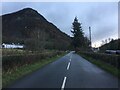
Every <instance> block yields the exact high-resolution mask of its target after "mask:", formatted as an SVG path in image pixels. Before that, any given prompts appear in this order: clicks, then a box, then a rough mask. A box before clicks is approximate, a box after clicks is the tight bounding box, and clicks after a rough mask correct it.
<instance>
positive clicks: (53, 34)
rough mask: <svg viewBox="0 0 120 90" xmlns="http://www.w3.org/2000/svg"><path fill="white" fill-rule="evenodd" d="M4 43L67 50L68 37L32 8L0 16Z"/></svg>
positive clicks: (69, 40)
mask: <svg viewBox="0 0 120 90" xmlns="http://www.w3.org/2000/svg"><path fill="white" fill-rule="evenodd" d="M2 39H3V42H4V43H22V44H25V45H26V46H30V45H31V46H32V47H37V48H46V49H67V48H68V47H69V45H70V42H71V39H70V37H69V36H68V35H67V34H65V33H63V32H62V31H60V30H59V29H58V28H57V27H56V26H55V25H54V24H52V23H50V22H48V21H47V20H46V19H45V18H44V17H43V16H42V15H41V14H39V13H38V12H37V11H36V10H33V9H32V8H25V9H22V10H20V11H17V12H14V13H11V14H6V15H3V16H2Z"/></svg>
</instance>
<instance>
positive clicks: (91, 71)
mask: <svg viewBox="0 0 120 90" xmlns="http://www.w3.org/2000/svg"><path fill="white" fill-rule="evenodd" d="M8 88H62V89H64V88H118V79H117V78H116V77H115V76H112V75H111V74H109V73H107V72H106V71H104V70H102V69H100V68H99V67H97V66H95V65H94V64H92V63H90V62H88V61H87V60H85V59H84V58H82V57H81V56H79V55H77V54H75V53H73V52H70V53H69V54H67V55H65V56H63V57H62V58H60V59H58V60H56V61H55V62H52V63H50V64H48V65H46V66H44V67H43V68H42V69H40V70H38V71H36V72H33V73H32V74H30V75H27V76H25V77H23V78H21V79H19V80H17V81H15V82H14V83H13V84H12V85H10V86H9V87H8Z"/></svg>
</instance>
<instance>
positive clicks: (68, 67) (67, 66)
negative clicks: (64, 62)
mask: <svg viewBox="0 0 120 90" xmlns="http://www.w3.org/2000/svg"><path fill="white" fill-rule="evenodd" d="M69 67H70V62H69V63H68V66H67V70H68V69H69Z"/></svg>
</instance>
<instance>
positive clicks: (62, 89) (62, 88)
mask: <svg viewBox="0 0 120 90" xmlns="http://www.w3.org/2000/svg"><path fill="white" fill-rule="evenodd" d="M66 78H67V77H64V80H63V84H62V87H61V90H64V88H65V82H66Z"/></svg>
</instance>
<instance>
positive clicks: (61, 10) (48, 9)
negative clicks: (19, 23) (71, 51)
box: [0, 2, 118, 46]
mask: <svg viewBox="0 0 120 90" xmlns="http://www.w3.org/2000/svg"><path fill="white" fill-rule="evenodd" d="M27 7H30V8H33V9H35V10H37V11H38V12H39V13H40V14H41V15H43V16H44V17H45V18H46V19H47V20H48V21H49V22H52V23H53V24H54V25H56V26H57V27H58V28H59V29H60V30H61V31H63V32H65V33H66V34H68V35H70V36H71V35H72V34H71V32H70V30H71V27H72V22H73V20H74V18H75V16H77V17H78V20H79V22H80V23H82V28H83V30H84V33H85V35H86V36H87V37H88V34H89V32H88V31H89V30H88V27H89V26H91V30H92V46H95V44H96V46H99V45H100V44H101V41H102V40H105V39H108V38H114V39H115V38H118V3H117V2H103V3H102V2H75V3H73V2H71V3H70V2H63V3H60V2H56V3H53V2H45V3H42V2H39V3H37V2H35V3H34V2H23V3H22V2H9V3H8V2H4V3H2V13H0V14H7V13H12V12H15V11H18V10H21V9H23V8H27Z"/></svg>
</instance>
